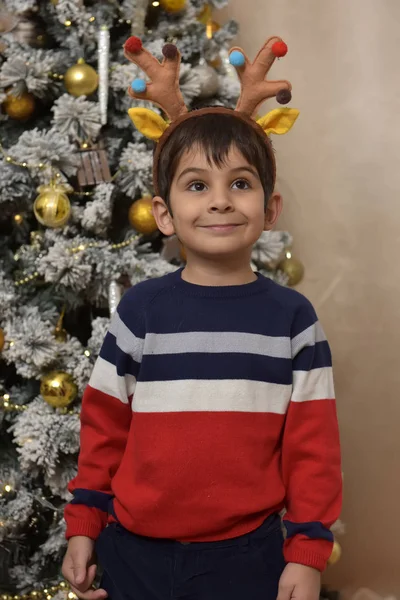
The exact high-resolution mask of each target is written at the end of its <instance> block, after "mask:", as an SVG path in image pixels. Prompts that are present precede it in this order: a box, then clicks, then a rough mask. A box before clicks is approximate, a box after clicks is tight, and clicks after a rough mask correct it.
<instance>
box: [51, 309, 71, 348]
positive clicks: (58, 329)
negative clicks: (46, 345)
mask: <svg viewBox="0 0 400 600" xmlns="http://www.w3.org/2000/svg"><path fill="white" fill-rule="evenodd" d="M64 315H65V306H64V307H63V309H62V311H61V314H60V316H59V318H58V321H57V324H56V326H55V328H54V331H53V334H54V337H55V338H56V341H57V342H60V343H64V342H66V341H67V337H68V333H67V330H66V329H64V327H63V320H64Z"/></svg>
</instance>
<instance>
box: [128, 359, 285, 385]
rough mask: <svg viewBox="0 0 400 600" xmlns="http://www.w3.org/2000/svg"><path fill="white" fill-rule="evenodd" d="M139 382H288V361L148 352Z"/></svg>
mask: <svg viewBox="0 0 400 600" xmlns="http://www.w3.org/2000/svg"><path fill="white" fill-rule="evenodd" d="M139 378H140V380H141V381H172V380H177V379H180V380H182V379H249V380H251V381H265V382H270V383H280V384H284V385H291V384H292V361H291V360H290V359H284V358H270V357H267V356H258V355H254V354H238V353H234V354H205V353H186V354H167V355H165V354H164V355H160V354H159V355H148V356H146V357H145V359H144V360H143V363H142V365H141V367H140V376H139Z"/></svg>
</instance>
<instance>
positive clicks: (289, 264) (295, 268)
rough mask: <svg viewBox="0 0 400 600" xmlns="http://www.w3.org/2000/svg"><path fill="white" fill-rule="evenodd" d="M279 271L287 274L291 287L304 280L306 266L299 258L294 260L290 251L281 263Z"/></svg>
mask: <svg viewBox="0 0 400 600" xmlns="http://www.w3.org/2000/svg"><path fill="white" fill-rule="evenodd" d="M278 269H279V270H280V271H282V272H283V273H285V275H286V276H287V278H288V285H290V286H295V285H297V284H298V283H300V281H301V280H302V279H303V276H304V266H303V264H302V263H301V262H300V261H299V260H298V259H297V258H293V256H292V252H291V251H290V250H288V251H287V252H286V257H285V258H284V259H283V261H282V262H280V263H279V265H278Z"/></svg>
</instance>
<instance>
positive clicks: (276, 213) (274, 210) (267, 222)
mask: <svg viewBox="0 0 400 600" xmlns="http://www.w3.org/2000/svg"><path fill="white" fill-rule="evenodd" d="M282 206H283V198H282V196H281V194H279V193H278V192H273V194H272V195H271V197H270V199H269V200H268V206H267V210H266V211H265V219H264V231H270V230H271V229H272V228H273V227H274V225H275V223H276V222H277V220H278V219H279V217H280V214H281V212H282Z"/></svg>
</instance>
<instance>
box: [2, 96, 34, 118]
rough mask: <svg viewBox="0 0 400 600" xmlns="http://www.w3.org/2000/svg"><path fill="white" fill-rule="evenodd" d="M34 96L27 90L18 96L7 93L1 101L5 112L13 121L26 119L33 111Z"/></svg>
mask: <svg viewBox="0 0 400 600" xmlns="http://www.w3.org/2000/svg"><path fill="white" fill-rule="evenodd" d="M35 106H36V103H35V96H34V95H33V94H30V93H29V92H24V93H23V94H21V95H20V96H14V95H13V94H8V96H7V97H6V99H5V100H4V102H3V109H4V111H5V113H6V114H7V115H8V116H9V117H10V119H14V120H15V121H26V120H27V119H29V118H30V117H31V116H32V115H33V113H34V111H35Z"/></svg>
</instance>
